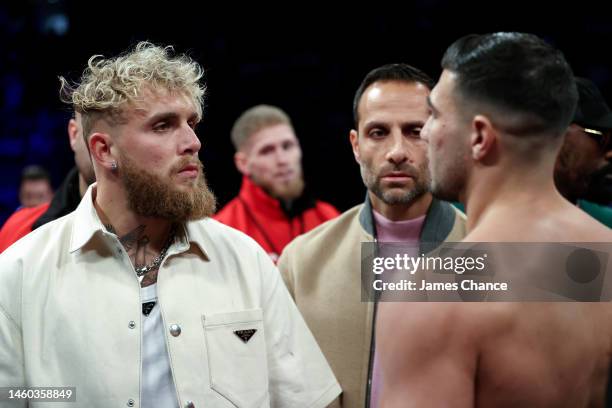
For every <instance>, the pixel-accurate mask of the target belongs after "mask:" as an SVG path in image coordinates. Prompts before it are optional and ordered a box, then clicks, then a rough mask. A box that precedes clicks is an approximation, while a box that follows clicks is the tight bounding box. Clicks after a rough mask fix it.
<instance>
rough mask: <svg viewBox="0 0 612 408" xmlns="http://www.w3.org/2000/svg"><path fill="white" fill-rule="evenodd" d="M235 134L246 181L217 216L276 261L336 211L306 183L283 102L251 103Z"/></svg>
mask: <svg viewBox="0 0 612 408" xmlns="http://www.w3.org/2000/svg"><path fill="white" fill-rule="evenodd" d="M231 137H232V142H233V144H234V147H235V148H236V154H235V155H234V163H235V164H236V168H237V169H238V171H239V172H240V173H241V174H242V175H243V178H242V187H241V188H240V192H239V193H238V197H236V198H234V199H233V200H232V201H230V202H229V203H228V204H227V205H226V206H225V207H224V208H223V209H222V210H221V211H219V213H218V214H217V215H216V216H215V219H217V220H218V221H221V222H222V223H224V224H227V225H229V226H230V227H234V228H236V229H239V230H240V231H242V232H244V233H246V234H247V235H249V236H250V237H252V238H253V239H255V241H257V242H258V243H259V245H261V246H262V247H263V248H264V249H265V250H266V252H268V255H270V257H271V258H272V259H273V260H274V261H276V260H277V259H278V256H279V255H280V253H281V252H282V250H283V248H285V246H286V245H287V244H288V243H289V242H291V241H292V240H293V239H294V238H295V237H296V236H298V235H301V234H303V233H305V232H307V231H310V230H311V229H313V228H314V227H316V226H317V225H319V224H321V223H323V222H325V221H327V220H329V219H331V218H334V217H335V216H337V215H338V211H337V210H336V209H335V208H334V207H332V206H331V205H330V204H328V203H325V202H322V201H319V200H314V199H313V198H312V197H311V196H310V195H309V193H308V191H307V190H305V189H304V179H303V177H302V163H301V161H302V149H301V148H300V142H299V141H298V139H297V137H296V135H295V131H294V130H293V125H292V124H291V119H289V116H288V115H287V114H286V113H285V112H283V111H282V110H281V109H280V108H277V107H276V106H270V105H257V106H254V107H252V108H250V109H248V110H247V111H245V112H244V113H243V114H242V115H240V117H239V118H238V120H236V123H235V124H234V127H233V128H232V135H231Z"/></svg>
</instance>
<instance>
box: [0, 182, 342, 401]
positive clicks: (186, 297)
mask: <svg viewBox="0 0 612 408" xmlns="http://www.w3.org/2000/svg"><path fill="white" fill-rule="evenodd" d="M95 189H96V185H95V184H94V185H93V186H91V187H90V188H89V190H88V191H87V193H86V194H85V196H84V197H83V200H82V201H81V203H80V204H79V207H78V208H77V209H76V210H75V211H74V212H73V213H71V214H69V215H67V216H65V217H62V218H60V219H58V220H55V221H53V222H51V223H48V224H46V225H44V226H42V227H40V228H38V229H36V230H35V231H33V232H32V233H30V234H28V235H27V236H26V237H24V238H23V239H21V240H20V241H18V242H17V243H15V244H14V245H12V246H11V247H10V248H8V249H7V250H6V251H5V252H3V253H2V254H1V255H0V282H1V284H0V384H2V385H3V386H38V387H49V386H55V387H62V386H73V387H76V395H77V403H76V405H75V404H74V403H54V404H53V406H54V407H56V408H60V407H66V408H74V407H75V406H83V407H85V406H86V407H100V408H107V407H125V406H134V407H141V406H142V400H141V397H140V390H141V383H142V381H143V379H142V377H141V359H142V357H143V350H144V349H143V345H142V343H141V339H142V336H143V327H142V324H141V316H142V305H141V302H140V283H139V281H138V278H137V276H136V274H135V273H134V268H133V266H132V264H131V261H130V259H129V258H128V255H127V253H126V252H125V250H124V249H123V247H122V246H121V244H120V243H119V241H118V239H117V237H116V236H115V235H114V234H110V233H108V232H107V231H106V229H105V228H104V227H103V225H102V223H101V222H100V219H99V218H98V215H97V213H96V210H95V208H94V205H93V199H94V197H95V191H96V190H95ZM157 297H158V306H159V308H160V312H161V315H162V317H163V322H164V335H165V340H166V345H167V349H168V358H169V361H170V367H171V370H172V377H173V379H174V384H175V387H176V394H177V398H178V401H179V405H180V406H181V407H182V406H187V405H188V403H189V402H190V401H191V402H192V403H193V406H195V407H196V408H201V407H207V408H209V407H210V408H217V407H234V406H239V407H268V406H272V407H291V408H293V407H324V406H326V405H327V404H328V403H329V402H331V401H332V400H333V399H334V398H335V397H336V396H337V395H338V394H339V393H340V387H339V385H338V383H337V381H336V379H335V378H334V376H333V374H332V371H331V369H330V367H329V365H328V364H327V362H326V360H325V358H324V357H323V354H322V353H321V351H320V349H319V347H318V345H317V343H316V342H315V340H314V338H313V336H312V334H311V332H310V330H308V328H307V327H306V324H305V323H304V320H303V319H302V317H301V315H300V314H299V312H298V310H297V308H296V307H295V304H294V303H293V301H292V300H291V298H290V296H289V294H288V292H287V289H286V288H285V286H284V284H283V282H282V280H281V278H280V275H279V272H278V270H277V269H276V267H275V266H274V265H273V264H272V262H271V261H270V259H269V257H268V256H267V255H266V253H265V252H264V251H263V250H262V249H261V248H260V247H259V246H258V245H257V244H256V243H255V241H253V240H252V239H250V238H248V237H247V236H246V235H244V234H242V233H241V232H239V231H236V230H234V229H232V228H229V227H226V226H224V225H222V224H220V223H218V222H216V221H214V220H211V219H206V220H202V221H196V222H188V223H187V224H186V225H185V226H184V228H182V229H180V231H179V233H178V239H177V240H176V242H175V243H174V244H173V245H172V246H171V247H170V248H169V250H168V255H167V256H166V258H165V260H164V261H163V262H162V264H161V266H160V269H159V273H158V280H157ZM173 325H175V326H173ZM172 327H180V329H181V330H180V334H177V332H176V331H174V333H175V334H176V335H174V334H172V332H171V328H172ZM249 333H251V335H249ZM243 337H244V338H246V337H249V338H248V341H244V340H243V339H242V338H243ZM30 406H31V407H36V406H37V404H36V403H35V402H34V403H31V404H30Z"/></svg>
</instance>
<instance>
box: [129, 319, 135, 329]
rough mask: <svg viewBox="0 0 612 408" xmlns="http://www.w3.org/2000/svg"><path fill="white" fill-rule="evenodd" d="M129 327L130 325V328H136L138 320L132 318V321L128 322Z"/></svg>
mask: <svg viewBox="0 0 612 408" xmlns="http://www.w3.org/2000/svg"><path fill="white" fill-rule="evenodd" d="M128 327H129V328H130V329H133V328H135V327H136V322H134V321H133V320H130V322H129V323H128Z"/></svg>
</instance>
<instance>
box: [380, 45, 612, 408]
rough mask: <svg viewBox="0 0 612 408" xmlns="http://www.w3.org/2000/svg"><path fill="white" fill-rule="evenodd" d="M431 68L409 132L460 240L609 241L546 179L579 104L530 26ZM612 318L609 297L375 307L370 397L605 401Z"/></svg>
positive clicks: (554, 403) (400, 403)
mask: <svg viewBox="0 0 612 408" xmlns="http://www.w3.org/2000/svg"><path fill="white" fill-rule="evenodd" d="M442 67H443V69H444V71H443V73H442V76H441V78H440V81H439V82H438V84H437V86H436V87H435V88H434V89H433V91H432V92H431V95H430V97H429V105H430V110H431V113H430V118H429V120H428V122H427V123H426V124H425V127H424V128H423V130H422V132H421V137H422V138H423V139H425V140H427V141H428V142H429V147H428V152H429V156H430V162H429V165H430V171H431V175H432V186H431V187H432V192H433V193H434V195H436V196H437V197H439V198H441V199H444V200H454V201H456V200H459V201H462V202H464V203H466V208H467V216H468V224H467V225H468V231H469V232H468V235H467V236H466V238H465V240H466V241H473V242H474V241H475V242H478V241H481V242H482V241H488V242H491V241H494V242H500V241H501V242H580V241H589V242H593V241H601V242H612V233H611V232H610V230H609V229H608V228H606V227H605V226H603V225H602V224H599V223H598V222H597V221H595V220H594V219H592V218H591V217H589V216H588V215H586V214H585V213H584V212H582V211H581V210H579V209H578V208H577V207H575V206H573V205H572V204H571V203H569V202H568V201H566V200H565V199H563V197H562V196H561V195H560V194H559V193H558V192H557V190H556V189H555V186H554V182H553V168H554V164H555V158H556V156H557V153H558V151H559V149H560V147H561V144H562V142H563V135H564V132H565V131H566V129H567V127H568V125H569V123H570V121H571V119H572V114H573V111H574V108H575V105H576V100H577V93H576V85H575V81H574V77H573V74H572V71H571V69H570V67H569V66H568V64H567V62H566V61H565V59H564V57H563V55H562V54H561V53H560V52H559V51H557V50H555V49H554V48H552V47H551V46H549V45H548V44H546V43H545V42H544V41H542V40H541V39H539V38H537V37H536V36H533V35H529V34H520V33H497V34H489V35H482V36H477V35H471V36H467V37H464V38H461V39H459V40H458V41H456V42H455V43H454V44H453V45H451V46H450V47H449V49H448V50H447V51H446V54H445V55H444V58H443V59H442ZM611 326H612V313H611V312H610V307H608V306H607V304H605V305H604V304H597V303H591V304H588V303H488V304H486V305H484V304H480V303H469V304H468V303H463V304H460V303H391V302H389V303H381V305H380V307H379V320H378V327H377V340H378V342H379V343H378V349H379V350H380V351H381V359H382V366H383V378H384V385H383V395H384V397H383V400H382V404H381V406H382V407H384V408H394V407H419V408H423V407H451V406H452V407H454V408H463V407H475V406H478V407H531V408H533V407H568V408H569V407H571V408H576V407H597V406H603V400H604V393H605V385H606V378H607V373H608V368H609V366H610V365H609V364H610V357H609V356H610V352H611V351H612V347H611V345H612V330H611V329H612V327H611Z"/></svg>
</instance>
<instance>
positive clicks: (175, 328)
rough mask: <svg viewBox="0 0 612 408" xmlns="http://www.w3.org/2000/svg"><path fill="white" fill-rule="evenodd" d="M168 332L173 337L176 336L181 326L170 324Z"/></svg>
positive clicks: (179, 332)
mask: <svg viewBox="0 0 612 408" xmlns="http://www.w3.org/2000/svg"><path fill="white" fill-rule="evenodd" d="M170 334H171V335H173V336H174V337H178V336H179V335H180V334H181V326H179V325H178V324H171V325H170Z"/></svg>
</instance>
